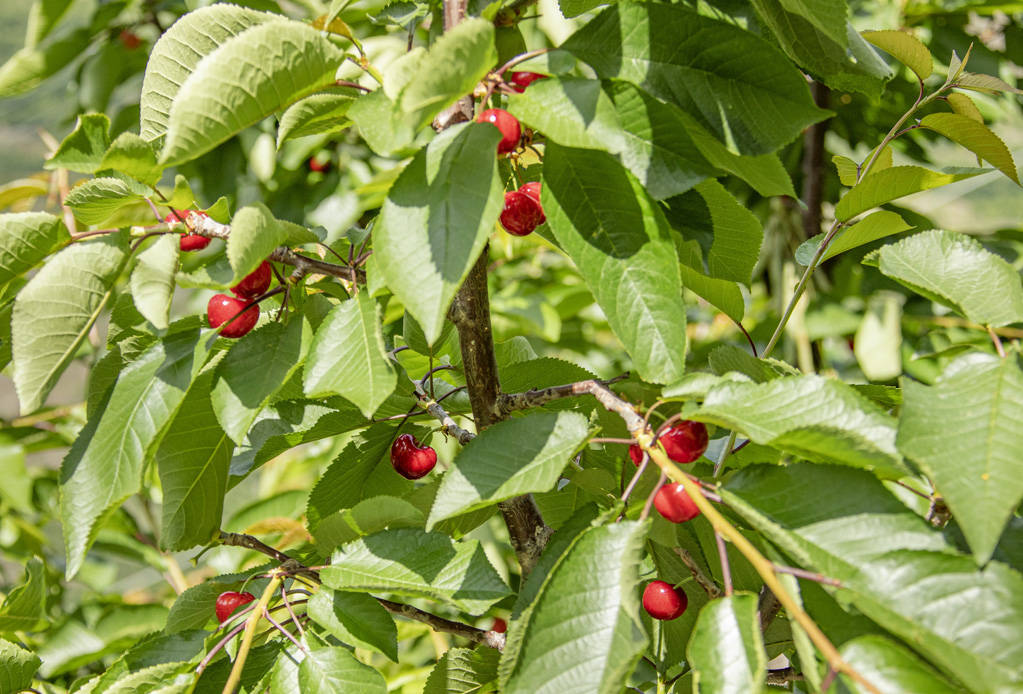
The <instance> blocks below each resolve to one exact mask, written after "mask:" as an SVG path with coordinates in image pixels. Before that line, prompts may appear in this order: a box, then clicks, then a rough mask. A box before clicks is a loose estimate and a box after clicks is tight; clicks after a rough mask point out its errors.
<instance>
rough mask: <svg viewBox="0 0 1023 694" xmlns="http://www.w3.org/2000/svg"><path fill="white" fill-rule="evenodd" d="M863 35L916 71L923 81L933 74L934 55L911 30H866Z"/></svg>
mask: <svg viewBox="0 0 1023 694" xmlns="http://www.w3.org/2000/svg"><path fill="white" fill-rule="evenodd" d="M862 36H863V38H864V39H866V40H867V41H869V42H870V43H872V44H874V45H875V46H877V47H878V48H880V49H881V50H883V51H885V52H886V53H889V54H891V56H892V57H893V58H895V59H896V60H898V61H899V62H900V63H902V64H903V65H905V66H906V67H908V68H909V69H910V70H912V71H913V72H915V73H916V76H917V77H918V78H919V79H920V81H921V82H923V81H924V80H925V79H927V78H928V77H930V76H931V71H932V70H933V69H934V57H933V56H931V52H930V51H929V50H927V46H925V45H924V44H923V43H922V42H921V41H920V39H918V38H916V37H915V36H913V35H912V34H910V33H909V32H906V31H894V30H887V31H864V32H863V33H862Z"/></svg>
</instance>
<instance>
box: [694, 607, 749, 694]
mask: <svg viewBox="0 0 1023 694" xmlns="http://www.w3.org/2000/svg"><path fill="white" fill-rule="evenodd" d="M686 657H687V659H688V660H689V663H690V664H691V667H692V668H693V691H694V692H708V693H709V692H713V693H714V694H760V693H761V692H763V691H764V673H765V672H766V670H767V655H766V654H765V653H764V640H763V636H762V635H761V633H760V619H759V617H758V615H757V597H756V596H755V595H748V594H737V595H730V596H728V597H724V598H721V599H720V600H712V601H711V602H709V603H707V605H706V606H705V607H704V608H703V609H702V610H700V616H699V617H697V619H696V626H695V627H694V628H693V635H692V637H690V639H689V646H688V647H687V648H686Z"/></svg>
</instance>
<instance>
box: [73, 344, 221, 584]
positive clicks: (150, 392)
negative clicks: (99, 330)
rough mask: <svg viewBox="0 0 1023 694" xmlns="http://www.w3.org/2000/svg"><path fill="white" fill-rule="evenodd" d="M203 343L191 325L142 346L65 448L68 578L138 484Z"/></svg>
mask: <svg viewBox="0 0 1023 694" xmlns="http://www.w3.org/2000/svg"><path fill="white" fill-rule="evenodd" d="M186 325H188V324H186ZM172 329H173V328H172ZM205 344H206V340H204V339H201V338H200V335H199V329H198V328H191V329H187V328H186V329H183V330H180V331H178V332H172V333H171V334H170V335H168V336H167V337H166V338H164V340H163V341H160V342H157V343H156V344H154V345H153V346H152V347H150V348H149V349H147V350H146V351H145V352H144V353H143V354H142V355H141V356H140V357H139V358H138V359H137V360H135V361H134V362H132V363H131V364H129V365H128V366H126V367H125V368H124V370H122V371H121V373H120V375H119V376H118V379H117V383H116V384H114V387H113V390H112V391H111V393H110V397H109V400H108V403H107V406H106V407H105V408H103V409H102V410H101V411H100V412H97V414H96V416H95V417H94V418H93V419H91V420H90V421H89V422H88V423H86V426H85V428H84V429H83V430H82V432H81V433H80V434H79V435H78V438H77V439H76V440H75V442H74V444H73V445H72V446H71V450H70V451H69V452H68V454H67V456H66V457H65V458H64V462H63V464H62V466H61V476H60V479H61V519H62V522H63V525H64V545H65V548H66V551H67V560H68V563H67V569H66V573H67V575H68V576H69V577H71V576H74V575H75V574H76V573H77V572H78V569H79V568H81V565H82V562H83V561H84V560H85V553H86V551H87V550H88V548H89V546H90V545H91V544H92V541H93V540H94V539H95V536H96V532H97V531H98V528H99V526H100V525H101V524H102V521H103V520H104V519H105V518H107V517H108V516H109V514H110V513H112V512H113V511H114V510H116V509H117V507H118V506H120V505H121V503H122V502H123V501H124V500H125V499H126V498H127V497H128V496H130V495H131V494H134V493H135V492H137V491H138V490H139V488H140V487H141V484H142V473H143V470H144V469H145V466H146V464H147V463H148V462H149V461H150V460H151V458H150V456H151V455H152V453H153V450H154V448H155V446H156V444H158V443H159V441H160V439H161V437H162V436H163V434H164V432H165V431H166V428H167V426H168V424H170V422H171V420H172V419H173V417H174V415H175V413H176V412H177V411H178V408H179V407H180V405H181V402H182V400H184V398H185V393H186V392H187V391H188V387H189V385H190V384H191V382H192V379H193V376H194V374H195V373H196V372H197V371H198V370H199V368H200V367H201V366H202V363H203V361H204V359H205V355H206V347H205Z"/></svg>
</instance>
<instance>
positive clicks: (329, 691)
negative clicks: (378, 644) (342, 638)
mask: <svg viewBox="0 0 1023 694" xmlns="http://www.w3.org/2000/svg"><path fill="white" fill-rule="evenodd" d="M298 683H299V689H298V691H300V692H302V694H306V693H308V694H335V693H336V692H359V694H387V682H386V681H385V680H384V676H383V675H381V674H380V673H379V672H377V671H376V670H374V669H373V668H371V667H370V666H369V665H363V664H362V663H360V662H359V661H358V660H356V659H355V656H354V655H352V654H351V653H349V652H348V650H347V649H345V648H342V647H340V646H332V647H328V648H311V649H309V654H308V655H306V657H305V659H304V660H303V661H302V662H301V663H299V666H298Z"/></svg>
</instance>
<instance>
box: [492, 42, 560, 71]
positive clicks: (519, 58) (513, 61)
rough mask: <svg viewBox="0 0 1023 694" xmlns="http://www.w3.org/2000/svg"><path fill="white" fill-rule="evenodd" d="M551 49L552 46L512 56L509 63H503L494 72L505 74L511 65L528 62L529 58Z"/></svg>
mask: <svg viewBox="0 0 1023 694" xmlns="http://www.w3.org/2000/svg"><path fill="white" fill-rule="evenodd" d="M550 50H551V49H550V48H538V49H536V50H535V51H529V52H527V53H523V54H521V55H517V56H515V57H514V58H512V59H511V60H509V61H508V62H507V63H505V64H504V65H502V66H501V67H499V68H497V69H496V70H494V72H495V73H496V74H498V75H502V76H503V75H504V73H505V71H506V70H508V69H509V68H511V67H513V66H515V65H518V64H519V63H524V62H526V61H527V60H529V59H531V58H536V57H537V56H541V55H543V54H544V53H548V52H550Z"/></svg>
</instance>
